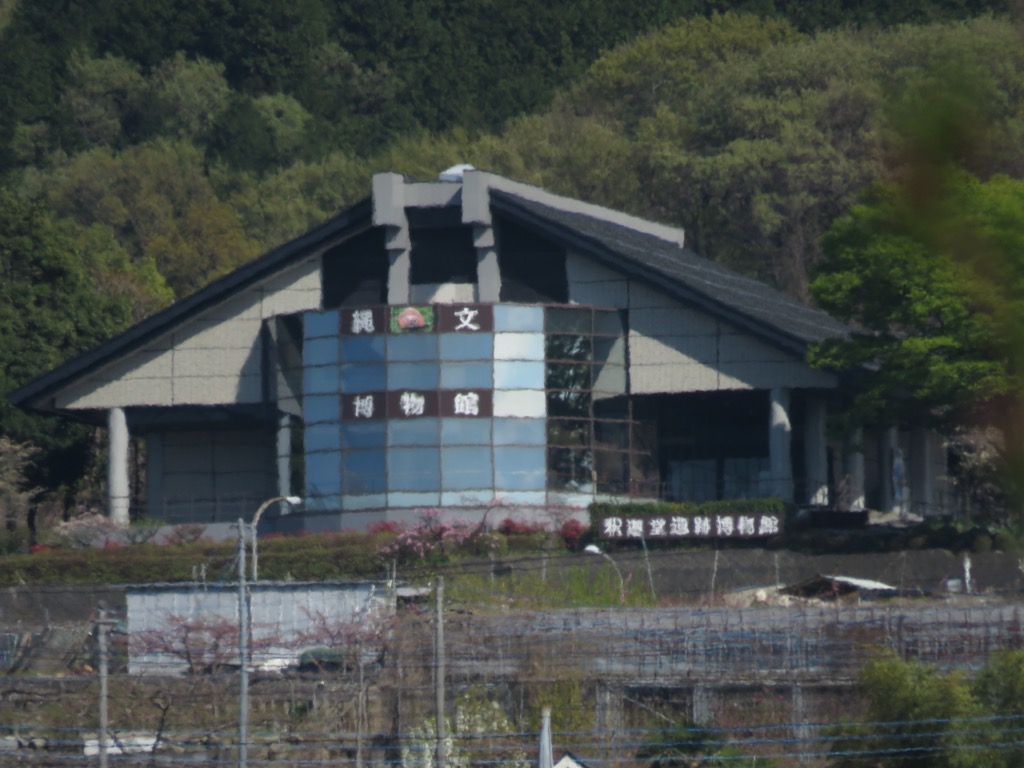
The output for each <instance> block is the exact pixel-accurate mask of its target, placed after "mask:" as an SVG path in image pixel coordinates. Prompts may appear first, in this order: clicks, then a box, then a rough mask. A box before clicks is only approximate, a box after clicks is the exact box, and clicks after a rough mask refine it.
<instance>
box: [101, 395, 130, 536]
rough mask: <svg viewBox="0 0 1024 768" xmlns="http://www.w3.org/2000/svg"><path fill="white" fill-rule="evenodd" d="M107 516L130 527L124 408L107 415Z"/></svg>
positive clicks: (126, 426)
mask: <svg viewBox="0 0 1024 768" xmlns="http://www.w3.org/2000/svg"><path fill="white" fill-rule="evenodd" d="M107 436H108V441H109V443H110V446H109V453H108V456H107V514H108V515H109V517H110V519H111V520H112V521H113V522H115V523H117V524H118V525H128V523H129V521H130V518H129V515H128V500H129V498H130V495H129V491H128V419H127V417H126V416H125V413H124V409H123V408H111V409H110V411H109V412H108V413H107Z"/></svg>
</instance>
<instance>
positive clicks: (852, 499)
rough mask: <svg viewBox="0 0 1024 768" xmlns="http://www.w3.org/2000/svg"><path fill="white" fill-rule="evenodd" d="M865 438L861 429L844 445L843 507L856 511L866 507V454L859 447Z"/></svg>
mask: <svg viewBox="0 0 1024 768" xmlns="http://www.w3.org/2000/svg"><path fill="white" fill-rule="evenodd" d="M862 439H863V437H862V435H861V432H860V430H858V431H857V433H856V434H855V435H854V436H853V439H852V440H851V444H848V445H846V446H844V447H843V494H842V509H843V510H844V511H847V512H856V511H860V510H862V509H864V454H863V453H862V452H861V450H860V449H859V447H855V446H860V441H861V440H862Z"/></svg>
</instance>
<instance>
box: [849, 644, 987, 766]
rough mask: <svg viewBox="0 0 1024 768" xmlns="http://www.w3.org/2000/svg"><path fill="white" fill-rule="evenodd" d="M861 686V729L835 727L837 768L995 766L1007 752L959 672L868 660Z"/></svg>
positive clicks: (892, 660) (899, 662)
mask: <svg viewBox="0 0 1024 768" xmlns="http://www.w3.org/2000/svg"><path fill="white" fill-rule="evenodd" d="M859 687H860V690H861V692H862V693H863V694H864V696H865V697H866V699H867V705H866V711H865V712H864V724H863V725H850V726H846V727H843V728H840V729H837V733H836V734H835V736H836V738H835V740H834V742H833V747H832V759H831V761H830V762H831V764H832V765H835V766H837V768H879V767H882V768H975V766H976V767H977V768H999V766H1003V765H1006V763H1005V758H1006V753H1005V752H1003V751H1002V750H1000V749H999V748H998V747H996V746H995V745H996V744H998V743H999V741H1000V732H999V728H1000V727H999V724H998V723H996V722H994V721H993V720H992V718H991V717H990V713H989V711H988V710H986V709H985V708H984V707H983V706H982V704H981V703H980V702H979V700H978V699H977V697H976V696H975V695H974V692H973V690H972V688H971V685H970V684H969V682H968V681H967V680H966V679H965V678H964V677H963V676H962V675H961V674H960V673H957V672H952V673H949V674H943V673H940V672H937V671H936V670H934V669H933V668H931V667H928V666H926V665H924V664H922V663H920V662H918V661H913V660H912V661H901V660H899V659H896V658H892V657H884V658H881V659H877V660H875V661H872V662H870V663H869V664H868V665H867V666H866V667H865V668H864V670H863V672H862V673H861V675H860V680H859Z"/></svg>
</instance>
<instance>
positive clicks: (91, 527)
mask: <svg viewBox="0 0 1024 768" xmlns="http://www.w3.org/2000/svg"><path fill="white" fill-rule="evenodd" d="M120 535H121V526H119V525H118V524H117V523H115V522H113V521H112V520H111V519H110V518H109V517H106V516H105V515H101V514H98V513H96V512H84V513H82V514H80V515H78V517H73V518H71V519H70V520H65V521H64V522H62V523H58V524H57V525H55V526H54V527H53V529H52V530H51V531H50V535H49V541H48V543H50V544H53V545H54V546H58V547H71V548H73V549H80V548H82V547H93V546H103V545H105V544H106V543H107V542H108V541H110V540H112V539H113V540H118V539H119V537H120Z"/></svg>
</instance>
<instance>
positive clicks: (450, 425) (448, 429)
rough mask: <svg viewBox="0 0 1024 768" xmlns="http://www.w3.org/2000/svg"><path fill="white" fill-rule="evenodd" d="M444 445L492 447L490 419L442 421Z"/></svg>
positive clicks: (450, 419)
mask: <svg viewBox="0 0 1024 768" xmlns="http://www.w3.org/2000/svg"><path fill="white" fill-rule="evenodd" d="M441 444H442V445H490V444H491V420H490V419H463V418H447V419H441Z"/></svg>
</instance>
